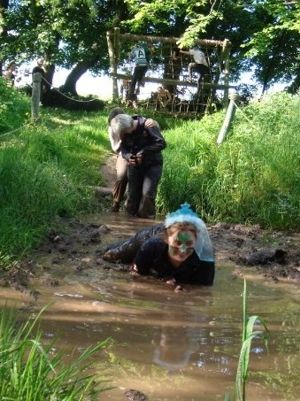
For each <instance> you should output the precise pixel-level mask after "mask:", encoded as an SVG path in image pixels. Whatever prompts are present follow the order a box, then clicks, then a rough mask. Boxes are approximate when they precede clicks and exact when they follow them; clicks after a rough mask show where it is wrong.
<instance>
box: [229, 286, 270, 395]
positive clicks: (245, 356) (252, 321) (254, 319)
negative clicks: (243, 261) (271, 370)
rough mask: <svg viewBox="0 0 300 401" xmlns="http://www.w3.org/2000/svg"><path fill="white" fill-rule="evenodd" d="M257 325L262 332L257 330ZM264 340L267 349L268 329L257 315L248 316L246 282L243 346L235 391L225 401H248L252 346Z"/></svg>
mask: <svg viewBox="0 0 300 401" xmlns="http://www.w3.org/2000/svg"><path fill="white" fill-rule="evenodd" d="M257 324H259V325H260V327H261V328H262V330H258V329H256V326H257ZM257 338H260V339H263V340H264V342H265V346H266V347H267V345H268V344H267V341H268V329H267V326H266V324H265V322H264V321H263V319H262V318H261V317H259V316H257V315H253V316H248V310H247V282H246V280H244V289H243V328H242V344H241V350H240V356H239V362H238V366H237V372H236V378H235V391H234V397H233V398H232V397H231V396H230V395H229V394H226V395H225V398H224V401H231V400H232V399H233V400H234V401H246V384H247V381H248V376H249V361H250V350H251V344H252V341H253V340H254V339H257Z"/></svg>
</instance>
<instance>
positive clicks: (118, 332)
mask: <svg viewBox="0 0 300 401" xmlns="http://www.w3.org/2000/svg"><path fill="white" fill-rule="evenodd" d="M99 219H100V220H101V223H105V224H106V225H107V227H108V228H109V229H110V231H109V234H108V235H107V236H106V239H105V240H104V239H103V241H102V242H101V243H100V244H92V245H85V244H84V243H82V244H81V245H80V244H77V245H78V246H77V250H78V253H77V254H76V257H74V258H73V259H72V258H70V257H69V258H68V257H65V256H64V257H61V259H60V263H59V264H58V263H54V264H53V261H55V259H57V255H56V254H54V253H53V252H52V253H51V254H41V255H38V257H37V258H38V259H37V263H38V264H39V266H43V267H44V270H42V272H41V273H40V274H39V275H38V277H37V278H35V279H34V280H33V283H32V285H33V287H34V289H35V290H36V291H38V293H39V295H38V297H37V299H36V300H35V299H33V297H32V296H30V295H28V294H26V293H20V292H18V291H14V290H10V289H5V288H0V293H1V303H2V305H3V306H4V305H7V304H11V305H15V306H16V308H22V310H24V312H26V311H28V312H29V311H32V310H34V311H37V310H39V309H40V308H41V307H42V306H44V305H46V304H49V306H48V309H47V310H46V312H45V313H44V314H43V318H42V329H43V331H44V338H45V341H52V340H53V338H57V341H56V347H57V348H58V349H60V350H63V352H64V354H65V355H66V358H74V350H77V351H78V352H80V350H82V349H83V348H86V347H87V346H89V345H93V344H95V343H96V342H98V341H102V340H105V339H106V338H108V337H110V338H112V339H113V342H112V343H111V344H110V345H109V347H108V348H107V350H106V352H105V353H103V354H101V355H99V356H97V357H96V358H97V363H98V360H99V365H98V370H99V373H100V374H101V373H103V372H106V374H107V375H108V377H109V378H111V381H112V384H113V385H114V386H115V388H114V389H113V390H111V391H108V392H106V393H104V394H102V395H101V400H104V401H105V400H111V401H121V400H123V399H124V395H123V393H124V390H125V389H128V388H134V389H137V390H140V391H142V392H143V393H145V394H147V396H148V397H149V400H153V401H154V400H155V401H163V400H164V401H171V400H178V401H193V400H194V401H196V400H197V401H210V400H223V399H224V394H225V392H229V391H231V390H232V389H233V386H234V378H235V373H236V367H237V361H238V355H239V350H240V338H241V321H242V298H241V294H242V287H243V282H242V280H241V279H240V278H234V277H233V275H232V270H231V268H230V267H226V266H221V265H219V266H218V268H217V272H216V280H215V284H214V286H213V287H212V288H204V287H203V288H200V287H198V288H197V287H187V288H186V289H185V291H184V292H182V293H179V294H177V293H174V292H173V291H172V290H171V289H170V288H169V287H167V286H166V285H165V284H164V283H162V282H158V281H156V280H154V279H151V278H150V279H147V278H134V277H132V276H130V275H129V274H128V273H126V272H119V271H115V270H112V269H108V268H107V266H106V268H103V266H101V265H100V264H97V263H96V261H97V259H96V258H97V252H96V250H97V248H99V247H103V246H104V245H105V241H106V242H110V241H112V240H117V239H118V238H121V237H124V236H127V235H130V234H132V233H133V232H135V230H136V229H138V228H141V227H144V226H145V225H146V224H149V222H142V221H135V220H131V221H128V220H126V219H124V218H123V217H122V216H117V217H113V218H111V217H110V216H106V217H103V216H101V217H99ZM100 220H99V221H100ZM79 260H80V261H81V263H79ZM82 260H84V261H83V262H82ZM98 263H99V261H98ZM82 264H83V265H84V266H85V268H81V269H78V266H82ZM50 282H51V283H52V284H51V283H50ZM49 283H50V284H49ZM248 293H249V295H248V304H249V313H250V314H258V315H260V316H261V317H262V318H264V319H265V321H266V323H267V326H268V328H269V330H270V339H269V349H268V351H267V350H266V348H265V345H264V343H263V342H262V341H261V340H255V341H254V342H253V344H252V351H251V356H250V360H251V361H250V371H251V376H250V380H249V384H248V386H247V399H248V400H255V401H262V400H264V401H266V400H272V401H276V400H278V401H279V400H281V401H283V400H295V401H296V400H299V399H300V386H299V384H298V382H299V379H298V378H299V374H300V341H299V328H300V309H299V300H300V289H299V288H298V287H297V286H296V285H280V286H278V285H276V284H273V283H272V282H270V281H268V282H265V283H264V282H262V281H261V280H260V281H259V280H256V279H255V276H253V277H251V280H250V279H249V280H248ZM75 355H76V352H75ZM75 357H76V356H75Z"/></svg>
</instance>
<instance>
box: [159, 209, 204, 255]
mask: <svg viewBox="0 0 300 401" xmlns="http://www.w3.org/2000/svg"><path fill="white" fill-rule="evenodd" d="M202 232H203V233H206V227H205V224H204V222H203V221H202V220H201V219H200V217H198V215H197V214H196V213H195V212H193V210H192V209H191V207H190V205H189V204H188V203H184V204H183V205H181V207H180V208H179V209H178V210H176V211H175V212H173V213H169V214H168V215H167V216H166V219H165V242H166V243H167V244H168V254H169V257H170V258H171V260H173V261H175V262H178V263H182V262H184V261H185V260H186V259H187V258H188V257H189V256H190V255H191V254H192V253H193V252H194V250H195V251H196V252H197V254H198V252H200V253H201V250H202V246H203V241H202V238H201V234H202ZM205 235H207V234H205ZM203 237H204V235H203ZM203 239H204V238H203ZM200 248H201V249H200Z"/></svg>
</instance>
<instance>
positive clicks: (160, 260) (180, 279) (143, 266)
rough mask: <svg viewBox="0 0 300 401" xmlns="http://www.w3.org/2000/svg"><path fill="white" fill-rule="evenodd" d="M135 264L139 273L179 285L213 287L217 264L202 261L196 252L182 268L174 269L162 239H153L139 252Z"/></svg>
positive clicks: (166, 246) (183, 263) (182, 264)
mask: <svg viewBox="0 0 300 401" xmlns="http://www.w3.org/2000/svg"><path fill="white" fill-rule="evenodd" d="M134 263H135V264H136V267H137V271H138V273H140V274H142V275H152V276H156V277H158V278H162V279H165V280H169V279H173V278H174V279H175V280H176V282H177V283H188V284H197V285H212V284H213V282H214V275H215V263H214V262H207V261H203V260H200V259H199V257H198V255H197V254H196V252H195V251H194V252H193V253H192V254H191V255H190V256H189V257H188V258H187V259H186V260H185V261H184V262H182V263H181V265H180V266H178V267H176V268H175V267H174V266H173V265H172V264H171V262H170V261H169V258H168V245H167V244H166V243H165V242H164V241H163V240H162V239H160V238H151V239H149V240H148V241H146V242H145V243H144V244H143V246H142V247H141V248H140V250H139V251H138V253H137V255H136V257H135V261H134Z"/></svg>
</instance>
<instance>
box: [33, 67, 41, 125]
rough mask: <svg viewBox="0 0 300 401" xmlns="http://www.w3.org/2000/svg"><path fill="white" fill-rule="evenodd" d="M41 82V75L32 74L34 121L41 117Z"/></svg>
mask: <svg viewBox="0 0 300 401" xmlns="http://www.w3.org/2000/svg"><path fill="white" fill-rule="evenodd" d="M41 82H42V74H41V73H39V72H35V73H34V74H32V94H31V118H32V120H33V121H36V120H38V119H39V116H40V101H41Z"/></svg>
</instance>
